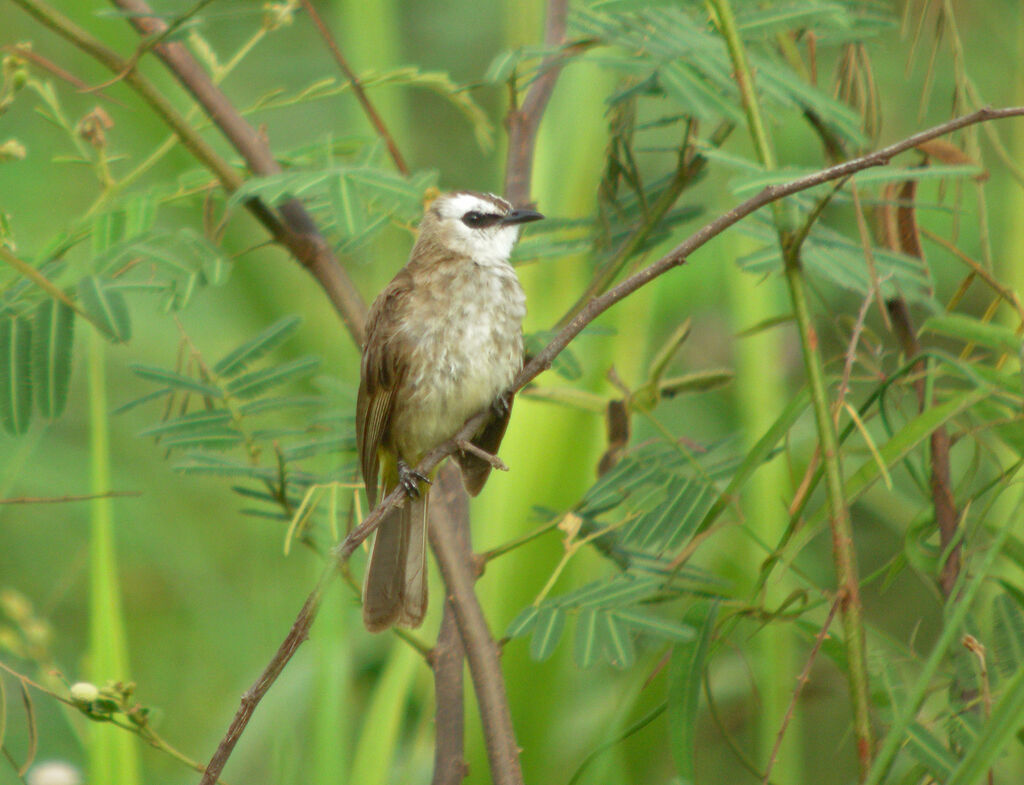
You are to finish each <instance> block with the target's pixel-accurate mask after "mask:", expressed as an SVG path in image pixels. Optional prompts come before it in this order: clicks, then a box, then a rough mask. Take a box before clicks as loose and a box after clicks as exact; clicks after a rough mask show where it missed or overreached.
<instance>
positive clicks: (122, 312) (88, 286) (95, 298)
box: [77, 275, 132, 342]
mask: <svg viewBox="0 0 1024 785" xmlns="http://www.w3.org/2000/svg"><path fill="white" fill-rule="evenodd" d="M77 292H78V300H79V302H80V303H81V306H82V310H84V311H85V312H86V313H87V314H88V315H89V319H90V321H91V322H92V323H93V324H94V325H95V326H96V327H97V328H98V329H99V330H100V331H101V332H103V333H105V334H106V335H107V336H108V337H110V338H113V339H114V340H115V341H118V342H123V341H127V340H129V339H130V338H131V335H132V329H131V320H130V319H129V317H128V306H127V305H126V304H125V301H124V296H123V295H122V294H121V292H119V291H118V290H117V289H114V288H111V287H110V286H109V284H108V282H106V281H104V280H102V279H100V278H97V277H96V276H92V275H89V276H86V277H85V278H83V279H82V280H80V281H79V282H78V288H77Z"/></svg>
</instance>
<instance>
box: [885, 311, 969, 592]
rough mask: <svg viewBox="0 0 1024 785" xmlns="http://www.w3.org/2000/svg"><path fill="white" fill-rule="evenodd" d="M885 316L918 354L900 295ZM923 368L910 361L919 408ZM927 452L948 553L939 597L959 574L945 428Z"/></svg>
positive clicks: (908, 350) (906, 347) (909, 354)
mask: <svg viewBox="0 0 1024 785" xmlns="http://www.w3.org/2000/svg"><path fill="white" fill-rule="evenodd" d="M886 306H887V307H888V309H889V316H890V317H891V318H892V323H893V331H894V332H895V333H896V339H897V340H898V341H899V343H900V348H901V349H902V351H903V354H904V355H905V356H906V358H907V359H908V360H909V359H911V358H913V357H918V356H920V354H921V344H920V342H919V341H918V340H917V331H916V330H915V329H914V324H913V322H912V321H911V318H910V309H909V308H907V303H906V301H905V300H904V299H903V298H902V297H897V298H895V299H892V300H889V301H888V302H887V303H886ZM926 373H927V368H926V367H925V362H924V360H918V361H917V362H916V363H914V391H915V393H916V394H917V404H918V408H920V409H921V411H924V409H925V408H926V407H927V406H928V400H927V397H926V396H927V391H926V389H925V375H926ZM929 450H930V454H931V474H930V477H929V485H930V487H931V493H932V508H933V511H934V514H935V526H936V528H937V529H938V530H939V544H940V546H941V550H942V553H946V554H948V555H947V556H946V561H945V562H944V563H943V565H942V568H941V570H940V572H939V588H940V589H941V590H942V596H943V597H949V595H950V594H951V593H952V591H953V587H954V586H955V585H956V581H957V578H958V577H959V575H960V541H959V539H960V534H959V532H958V524H959V521H960V514H959V513H958V512H957V509H956V499H955V498H954V497H953V484H952V478H951V476H950V467H949V450H950V441H949V431H947V430H946V429H945V428H944V427H939V428H936V429H935V430H934V431H932V434H931V436H930V437H929Z"/></svg>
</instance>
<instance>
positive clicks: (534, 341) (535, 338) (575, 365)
mask: <svg viewBox="0 0 1024 785" xmlns="http://www.w3.org/2000/svg"><path fill="white" fill-rule="evenodd" d="M554 337H555V333H554V332H553V331H551V330H542V331H540V332H535V333H528V334H527V335H524V336H523V345H524V347H525V349H526V354H527V356H531V355H534V354H540V352H541V351H542V350H543V349H544V347H545V346H547V345H548V342H549V341H550V340H551V339H552V338H554ZM551 370H553V371H554V372H555V373H557V374H558V375H559V376H562V377H564V378H566V379H570V380H576V379H579V378H580V377H581V376H582V375H583V368H582V367H581V366H580V361H579V359H578V358H577V357H576V355H575V354H573V353H572V351H571V350H570V349H565V350H564V351H562V352H561V353H559V354H558V355H557V356H556V357H555V359H554V360H552V361H551Z"/></svg>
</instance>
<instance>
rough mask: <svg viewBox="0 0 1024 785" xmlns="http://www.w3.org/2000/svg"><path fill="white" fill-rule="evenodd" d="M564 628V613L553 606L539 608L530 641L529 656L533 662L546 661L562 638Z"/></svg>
mask: <svg viewBox="0 0 1024 785" xmlns="http://www.w3.org/2000/svg"><path fill="white" fill-rule="evenodd" d="M564 628H565V613H564V612H563V611H562V610H561V609H560V608H558V607H557V606H555V605H551V604H547V605H543V606H541V608H540V610H539V612H538V613H537V621H536V623H535V624H534V625H533V638H532V639H531V640H530V656H531V657H533V659H535V660H538V661H539V660H546V659H547V658H548V657H550V656H551V653H552V652H553V651H554V650H555V646H557V645H558V639H559V638H561V637H562V630H563V629H564Z"/></svg>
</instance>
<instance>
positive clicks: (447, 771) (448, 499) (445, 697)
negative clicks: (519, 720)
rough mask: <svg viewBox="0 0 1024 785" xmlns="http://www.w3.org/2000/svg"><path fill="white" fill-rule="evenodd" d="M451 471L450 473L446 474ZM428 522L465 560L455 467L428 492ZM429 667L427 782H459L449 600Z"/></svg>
mask: <svg viewBox="0 0 1024 785" xmlns="http://www.w3.org/2000/svg"><path fill="white" fill-rule="evenodd" d="M452 475H455V476H452ZM433 496H434V498H433V499H432V502H433V504H432V505H431V507H430V514H431V524H430V525H431V528H432V529H444V530H445V531H446V532H449V533H450V534H451V537H450V539H451V541H452V542H453V543H455V544H456V545H458V547H459V549H460V551H461V554H460V558H461V559H462V561H463V562H464V563H465V564H471V563H472V560H473V553H472V549H471V546H470V541H469V534H470V530H469V500H468V498H467V497H466V494H465V492H464V491H463V490H462V487H461V483H460V482H459V478H458V472H450V471H449V472H445V473H444V477H443V481H442V482H441V483H440V484H439V486H438V490H437V491H435V492H434V494H433ZM430 659H431V667H432V668H433V670H434V696H435V700H434V703H435V708H434V736H435V741H434V776H433V779H432V780H431V785H459V783H460V782H462V780H463V779H465V777H466V775H467V774H468V773H469V767H468V766H467V765H466V759H465V741H464V739H465V733H464V728H465V712H464V696H463V679H462V669H463V666H464V660H465V651H464V649H463V646H462V637H461V634H460V632H459V626H458V620H457V618H456V613H455V604H454V602H452V600H451V599H450V598H447V597H446V598H445V603H444V615H443V616H442V617H441V630H440V632H439V633H438V635H437V645H435V646H434V650H433V652H432V654H431V658H430Z"/></svg>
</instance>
